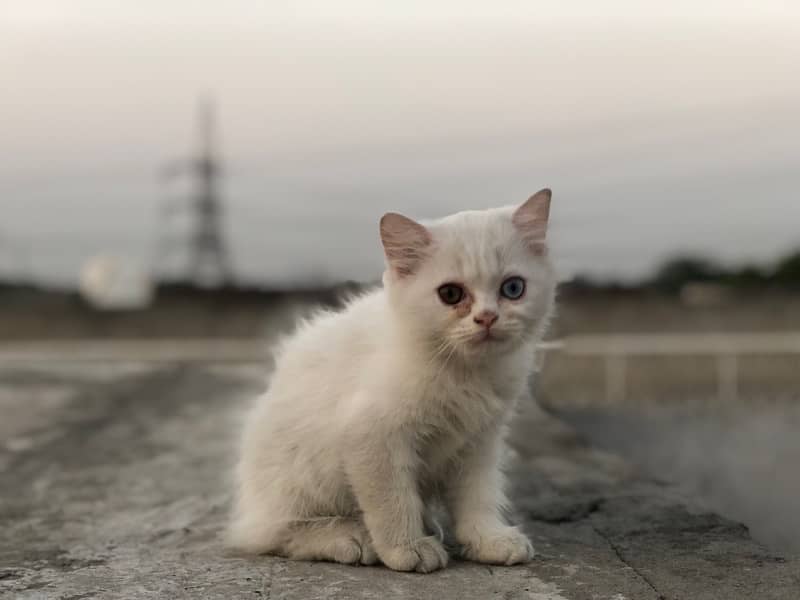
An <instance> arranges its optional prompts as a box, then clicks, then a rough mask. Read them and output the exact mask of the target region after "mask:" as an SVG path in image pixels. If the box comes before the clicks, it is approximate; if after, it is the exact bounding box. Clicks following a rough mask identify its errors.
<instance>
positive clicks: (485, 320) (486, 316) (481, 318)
mask: <svg viewBox="0 0 800 600" xmlns="http://www.w3.org/2000/svg"><path fill="white" fill-rule="evenodd" d="M473 320H474V321H475V322H476V323H477V324H478V325H483V326H484V327H486V329H489V328H490V327H491V326H492V325H494V324H495V323H496V322H497V313H496V312H494V311H493V310H482V311H481V312H479V313H478V314H477V315H475V317H474V318H473Z"/></svg>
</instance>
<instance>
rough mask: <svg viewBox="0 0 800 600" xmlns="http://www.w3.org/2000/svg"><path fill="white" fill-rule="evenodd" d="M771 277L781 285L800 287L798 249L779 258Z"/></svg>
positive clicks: (799, 254) (799, 256)
mask: <svg viewBox="0 0 800 600" xmlns="http://www.w3.org/2000/svg"><path fill="white" fill-rule="evenodd" d="M772 278H773V279H774V281H775V283H777V284H778V285H780V286H782V287H789V288H794V289H800V250H798V251H797V252H795V253H794V254H790V255H789V256H786V257H785V258H783V259H781V260H780V261H779V262H778V264H777V266H776V267H775V271H774V272H773V275H772Z"/></svg>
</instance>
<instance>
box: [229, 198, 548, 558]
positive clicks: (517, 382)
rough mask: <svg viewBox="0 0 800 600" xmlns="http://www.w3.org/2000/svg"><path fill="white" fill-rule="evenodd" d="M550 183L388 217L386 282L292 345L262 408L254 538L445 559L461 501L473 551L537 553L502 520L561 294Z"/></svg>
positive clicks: (242, 532)
mask: <svg viewBox="0 0 800 600" xmlns="http://www.w3.org/2000/svg"><path fill="white" fill-rule="evenodd" d="M549 207H550V191H549V190H542V191H540V192H538V193H537V194H535V195H534V196H532V197H531V198H530V199H529V200H528V201H527V202H526V203H525V204H523V205H522V206H520V207H519V208H517V209H514V208H500V209H493V210H485V211H470V212H462V213H458V214H455V215H452V216H449V217H446V218H444V219H441V220H438V221H435V222H431V223H429V224H427V225H424V226H423V225H421V224H419V223H416V222H414V221H412V220H410V219H407V218H406V217H403V216H401V215H397V214H392V213H390V214H387V215H385V216H384V217H383V219H382V220H381V238H382V241H383V246H384V249H385V254H386V262H387V270H386V272H385V274H384V287H383V289H381V290H378V291H375V292H373V293H370V294H368V295H365V296H363V297H361V298H359V299H357V300H355V301H354V302H352V303H351V304H350V305H349V306H348V307H347V308H346V309H345V310H344V311H342V312H339V313H331V312H329V313H324V314H321V315H319V316H317V317H315V318H314V319H312V320H311V321H309V322H306V323H305V324H304V325H303V326H302V327H301V328H300V330H299V331H298V332H297V333H296V334H295V335H294V336H293V337H292V338H291V339H289V340H288V341H287V342H286V343H285V344H284V345H283V347H282V348H281V350H280V352H279V355H278V358H277V363H276V370H275V374H274V376H273V378H272V382H271V387H270V389H269V391H268V392H267V393H266V394H265V395H264V396H263V397H262V398H261V399H260V400H259V403H258V405H257V407H256V408H255V410H254V413H253V414H252V417H251V418H250V419H249V421H248V423H247V427H246V430H245V433H244V440H243V444H242V455H241V462H240V465H239V469H238V479H239V493H238V500H237V505H236V509H235V515H234V520H233V524H232V526H231V531H230V540H231V543H232V545H233V546H235V547H236V548H239V549H241V550H244V551H248V552H257V553H274V554H279V555H283V556H287V557H289V558H293V559H308V560H331V561H337V562H342V563H353V564H357V563H361V564H372V563H375V562H377V561H378V560H380V561H381V562H383V563H384V564H385V565H386V566H388V567H390V568H392V569H397V570H400V571H413V570H416V571H421V572H425V573H427V572H429V571H433V570H435V569H439V568H442V567H444V566H445V565H446V564H447V558H448V556H447V552H446V551H445V549H444V547H443V546H442V543H441V542H440V540H439V539H437V537H435V536H433V535H431V533H432V532H430V531H426V527H425V522H426V521H425V520H424V518H425V516H426V507H429V506H430V505H431V503H433V502H441V503H442V504H443V505H444V506H445V507H446V508H447V510H448V511H449V513H450V516H451V520H452V523H453V533H454V535H455V539H456V541H457V542H458V543H459V544H460V545H461V547H462V548H463V550H462V553H463V556H465V557H466V558H469V559H472V560H476V561H480V562H486V563H496V564H515V563H520V562H524V561H527V560H529V559H530V558H531V557H532V556H533V548H532V547H531V544H530V542H529V541H528V539H527V538H526V537H525V536H524V535H523V534H522V533H521V532H520V531H519V530H518V529H517V528H515V527H511V526H509V525H508V524H507V523H506V522H505V520H504V518H503V509H504V506H505V504H506V499H505V496H504V495H503V489H502V488H503V477H502V475H501V471H500V461H501V458H502V455H503V453H504V442H503V437H504V431H505V427H506V423H507V422H508V420H509V418H510V416H511V413H512V410H513V408H514V406H515V403H516V400H517V398H518V397H519V396H520V395H521V394H523V392H524V390H525V386H526V383H527V381H528V376H529V373H530V371H531V369H532V367H533V364H534V351H535V347H536V344H537V342H538V341H539V340H540V339H541V337H542V335H543V333H544V329H545V327H546V324H547V321H548V318H549V315H550V313H551V310H552V306H553V296H554V288H555V276H554V274H553V271H552V269H551V266H550V263H549V262H548V260H547V256H546V251H545V246H544V236H545V232H546V227H547V218H548V213H549Z"/></svg>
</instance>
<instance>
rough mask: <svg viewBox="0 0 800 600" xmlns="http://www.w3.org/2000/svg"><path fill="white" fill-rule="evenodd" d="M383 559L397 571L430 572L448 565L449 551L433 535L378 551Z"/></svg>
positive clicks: (384, 562)
mask: <svg viewBox="0 0 800 600" xmlns="http://www.w3.org/2000/svg"><path fill="white" fill-rule="evenodd" d="M378 554H379V556H380V558H381V561H382V562H383V564H385V565H386V566H387V567H389V568H390V569H394V570H395V571H417V572H418V573H430V572H431V571H437V570H438V569H443V568H444V567H446V566H447V559H448V556H447V551H446V550H445V549H444V546H442V543H441V542H440V541H439V540H438V539H436V538H435V537H433V536H430V537H424V538H420V539H418V540H415V541H413V542H411V543H410V544H408V545H404V546H395V547H394V548H389V549H388V550H384V551H382V552H378Z"/></svg>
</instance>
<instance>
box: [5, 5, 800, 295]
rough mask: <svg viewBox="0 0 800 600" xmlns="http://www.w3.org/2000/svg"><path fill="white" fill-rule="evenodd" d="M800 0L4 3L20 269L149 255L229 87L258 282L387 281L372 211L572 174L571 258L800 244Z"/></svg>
mask: <svg viewBox="0 0 800 600" xmlns="http://www.w3.org/2000/svg"><path fill="white" fill-rule="evenodd" d="M798 65H800V3H797V2H777V1H772V2H770V1H767V2H764V1H762V2H755V1H753V2H730V1H728V2H722V1H716V0H712V1H706V2H697V1H695V2H688V1H679V2H671V3H663V2H640V1H632V0H631V1H626V0H616V1H610V2H590V1H584V2H556V1H545V2H535V1H534V2H463V1H462V2H455V1H447V2H403V3H376V2H366V1H354V0H347V1H340V2H336V3H331V2H288V1H287V2H243V1H228V2H208V1H197V0H194V1H191V2H190V1H177V0H173V1H171V2H169V1H160V2H157V1H141V0H140V1H138V2H134V1H128V2H120V1H112V0H91V1H79V0H71V1H65V0H60V1H51V2H43V1H37V0H25V1H22V0H0V132H2V135H0V157H2V160H0V209H2V211H3V212H2V215H1V216H0V233H2V234H3V238H2V239H10V240H11V241H12V246H13V247H14V248H15V249H16V253H15V254H13V255H12V258H9V255H8V252H6V253H5V256H4V255H3V246H0V275H1V274H2V273H4V272H8V271H9V269H12V270H13V268H15V267H14V264H9V263H18V262H19V261H20V259H18V258H15V257H18V256H19V255H21V254H27V255H28V260H29V262H30V269H31V270H33V272H34V273H35V274H36V275H38V276H41V277H43V278H46V279H49V280H53V281H59V282H63V283H69V282H71V281H73V280H74V278H75V276H76V275H77V272H78V270H79V269H80V266H81V264H82V263H83V261H84V260H85V259H86V258H88V257H89V256H91V255H93V254H96V253H101V252H105V253H108V252H111V253H120V254H124V255H129V256H132V257H135V258H141V259H147V258H149V256H150V255H151V254H152V248H151V246H152V241H153V239H154V237H155V236H156V226H157V222H158V219H159V212H158V205H159V202H160V201H161V200H162V198H163V196H164V193H165V190H163V189H162V188H160V187H159V184H158V183H157V180H156V177H155V173H156V171H157V169H158V167H159V165H161V164H163V162H164V161H165V160H168V159H171V158H174V157H177V156H181V155H183V154H185V153H186V152H187V151H188V150H189V149H190V148H191V147H192V143H193V135H194V132H193V130H192V125H193V114H192V111H193V108H194V104H195V100H196V98H197V96H198V94H199V93H202V92H204V91H210V92H213V94H214V96H215V97H216V99H217V103H218V105H219V110H220V121H221V147H222V150H223V153H224V159H225V162H226V166H227V179H226V182H225V195H226V199H227V200H228V210H229V219H228V227H227V228H228V231H229V233H230V235H231V242H232V245H233V250H234V254H235V260H236V263H237V268H238V270H239V272H240V273H242V274H243V276H244V277H246V278H247V279H250V280H257V281H264V280H271V281H275V280H285V279H301V278H302V277H304V276H306V275H308V274H310V273H324V274H326V276H328V277H331V278H339V277H354V278H370V277H373V276H374V274H375V273H376V272H377V271H378V270H379V267H380V252H379V246H378V244H377V237H376V222H377V219H378V218H379V217H380V215H381V214H382V212H385V211H386V210H397V211H401V212H406V213H408V214H410V215H411V216H418V217H432V216H437V215H441V214H446V213H448V212H453V211H456V210H461V209H466V208H480V207H486V206H493V205H501V204H509V203H515V202H521V201H523V200H524V199H525V198H527V196H528V195H529V194H530V193H532V192H534V191H536V190H537V189H539V188H541V187H545V186H549V187H552V188H553V189H554V192H555V195H554V220H555V222H554V231H553V234H554V247H555V251H556V256H557V258H558V259H559V260H560V262H561V264H563V266H564V269H565V270H566V271H569V272H574V271H588V272H591V273H596V274H618V275H623V276H635V275H638V274H641V273H643V272H646V271H647V270H648V269H649V268H651V267H652V266H653V265H654V264H656V263H657V262H658V261H659V260H662V259H663V258H664V257H665V256H669V255H671V254H674V253H676V252H681V251H695V250H696V251H702V252H706V253H709V254H711V255H713V256H718V257H720V258H721V259H724V260H731V261H741V260H761V261H767V260H772V259H773V258H774V257H775V256H777V255H778V254H779V253H781V252H784V251H786V250H788V249H789V248H791V247H796V246H800V233H798V231H800V208H798V204H797V202H796V195H797V190H798V187H799V186H800V152H798V150H799V148H798V145H800V142H798V140H800V111H798V109H797V106H800V78H798V77H797V74H796V71H797V70H798Z"/></svg>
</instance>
